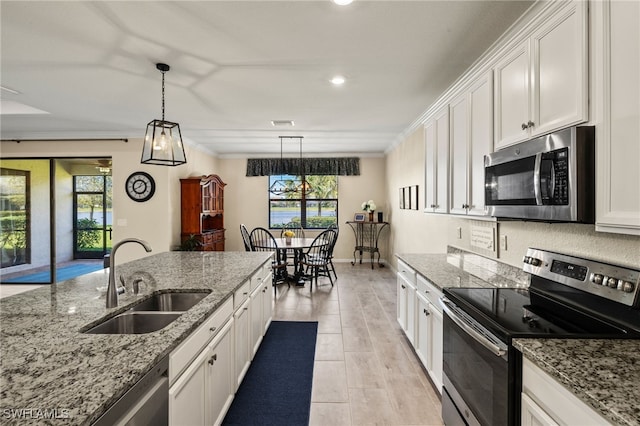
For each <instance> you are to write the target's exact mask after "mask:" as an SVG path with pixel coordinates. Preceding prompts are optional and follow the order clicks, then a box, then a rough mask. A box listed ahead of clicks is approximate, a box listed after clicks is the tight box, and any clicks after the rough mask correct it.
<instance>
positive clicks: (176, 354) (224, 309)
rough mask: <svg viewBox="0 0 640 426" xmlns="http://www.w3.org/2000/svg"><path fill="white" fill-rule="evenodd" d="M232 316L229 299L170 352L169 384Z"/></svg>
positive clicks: (231, 303) (231, 304)
mask: <svg viewBox="0 0 640 426" xmlns="http://www.w3.org/2000/svg"><path fill="white" fill-rule="evenodd" d="M232 314H233V301H232V300H231V298H229V299H228V300H227V301H226V302H224V304H222V306H220V307H219V308H218V309H216V311H215V312H214V313H213V314H211V316H209V318H207V319H206V320H205V322H203V323H202V324H201V325H200V327H198V328H197V329H196V331H194V332H193V333H191V335H190V336H189V337H187V340H185V341H184V342H182V343H181V344H180V346H178V347H177V348H176V349H174V351H173V352H171V355H170V357H169V384H172V383H173V382H174V381H175V380H176V379H177V378H178V377H179V376H180V374H182V372H183V371H184V369H185V368H186V367H187V366H188V365H189V364H190V363H191V361H192V360H193V359H194V358H195V357H196V356H197V355H198V354H199V353H200V351H202V348H204V347H205V346H206V345H207V344H208V343H209V342H210V341H211V339H212V338H213V337H214V336H215V335H216V334H217V332H218V331H220V329H221V328H222V325H223V324H224V323H225V322H226V321H227V319H229V318H230V317H231V315H232Z"/></svg>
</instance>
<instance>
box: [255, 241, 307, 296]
mask: <svg viewBox="0 0 640 426" xmlns="http://www.w3.org/2000/svg"><path fill="white" fill-rule="evenodd" d="M314 240H315V238H306V237H305V238H296V237H291V238H285V237H281V238H275V242H276V246H275V247H273V246H272V245H271V242H269V241H267V243H269V247H262V246H260V247H261V248H272V249H275V250H278V251H280V258H281V259H282V260H285V261H286V259H287V258H289V257H290V255H291V254H293V269H294V273H293V275H289V279H290V280H291V281H293V282H295V283H296V285H299V286H303V285H304V279H305V274H304V269H303V267H302V263H301V260H302V257H303V256H304V250H305V249H308V248H309V247H311V244H313V241H314Z"/></svg>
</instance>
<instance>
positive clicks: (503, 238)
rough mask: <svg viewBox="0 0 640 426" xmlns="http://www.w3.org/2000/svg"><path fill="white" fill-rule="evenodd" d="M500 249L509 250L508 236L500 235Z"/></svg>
mask: <svg viewBox="0 0 640 426" xmlns="http://www.w3.org/2000/svg"><path fill="white" fill-rule="evenodd" d="M500 250H504V251H507V236H506V235H500Z"/></svg>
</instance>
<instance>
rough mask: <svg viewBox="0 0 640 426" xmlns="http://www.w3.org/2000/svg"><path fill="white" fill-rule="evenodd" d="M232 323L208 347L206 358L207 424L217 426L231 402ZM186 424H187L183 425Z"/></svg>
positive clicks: (232, 391) (232, 390) (232, 387)
mask: <svg viewBox="0 0 640 426" xmlns="http://www.w3.org/2000/svg"><path fill="white" fill-rule="evenodd" d="M232 330H233V322H232V321H229V322H228V323H227V325H226V326H225V327H224V328H223V329H222V330H220V332H219V333H218V335H217V336H216V337H215V339H214V340H213V341H212V342H211V344H210V345H209V350H208V358H207V364H206V365H207V404H206V406H207V424H210V425H219V424H221V423H222V420H223V419H224V416H225V414H226V412H227V410H228V409H229V406H230V405H231V402H232V401H233V395H234V393H235V392H234V378H233V345H232V343H233V339H232V334H231V331H232ZM185 424H187V423H185Z"/></svg>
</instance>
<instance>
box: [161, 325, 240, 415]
mask: <svg viewBox="0 0 640 426" xmlns="http://www.w3.org/2000/svg"><path fill="white" fill-rule="evenodd" d="M232 331H233V320H231V319H230V320H229V321H228V322H227V323H226V324H225V326H224V327H223V328H222V329H221V330H220V331H219V332H218V334H217V335H216V337H215V338H214V339H213V340H212V341H211V343H210V344H209V345H207V347H206V348H205V349H203V350H202V352H201V353H200V354H199V355H198V356H197V357H196V359H195V360H194V361H193V362H192V363H191V365H190V366H189V367H187V369H186V370H185V371H184V373H183V374H182V375H181V376H180V378H179V379H178V380H176V382H175V383H174V384H173V386H171V388H170V389H169V424H170V425H217V424H220V423H221V422H222V420H223V418H224V415H225V414H226V412H227V409H228V408H229V406H230V405H231V401H232V400H233V395H234V379H233V375H232V372H233V334H232Z"/></svg>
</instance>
